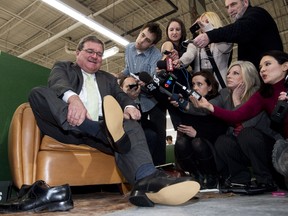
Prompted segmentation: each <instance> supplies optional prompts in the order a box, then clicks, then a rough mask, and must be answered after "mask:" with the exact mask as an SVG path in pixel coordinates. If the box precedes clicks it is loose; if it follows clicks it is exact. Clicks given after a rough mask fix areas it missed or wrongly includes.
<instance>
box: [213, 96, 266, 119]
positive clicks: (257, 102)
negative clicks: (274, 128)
mask: <svg viewBox="0 0 288 216" xmlns="http://www.w3.org/2000/svg"><path fill="white" fill-rule="evenodd" d="M213 107H214V112H213V113H212V114H213V115H214V116H216V117H218V118H220V119H222V120H224V121H226V122H228V123H231V124H237V123H241V122H243V121H247V120H249V119H251V118H253V117H254V116H256V115H257V114H259V113H260V112H261V111H263V110H264V108H263V103H261V95H260V94H259V92H256V93H255V94H253V95H252V96H251V98H250V99H249V100H248V101H247V102H246V103H244V104H243V105H242V106H240V107H239V108H238V109H235V110H226V109H223V108H221V107H219V106H216V105H213Z"/></svg>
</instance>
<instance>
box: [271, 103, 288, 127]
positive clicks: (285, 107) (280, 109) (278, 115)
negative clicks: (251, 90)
mask: <svg viewBox="0 0 288 216" xmlns="http://www.w3.org/2000/svg"><path fill="white" fill-rule="evenodd" d="M287 111H288V101H287V100H282V101H278V103H277V104H276V107H275V108H274V110H273V112H272V114H271V119H272V121H274V122H277V123H281V122H283V120H284V118H285V116H286V114H287Z"/></svg>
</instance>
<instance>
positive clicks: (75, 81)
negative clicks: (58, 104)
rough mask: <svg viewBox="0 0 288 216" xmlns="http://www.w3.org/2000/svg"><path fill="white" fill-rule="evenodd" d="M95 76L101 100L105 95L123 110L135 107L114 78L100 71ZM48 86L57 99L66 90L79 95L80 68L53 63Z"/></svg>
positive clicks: (70, 64) (71, 63) (64, 62)
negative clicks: (128, 106)
mask: <svg viewBox="0 0 288 216" xmlns="http://www.w3.org/2000/svg"><path fill="white" fill-rule="evenodd" d="M95 75H96V80H97V84H98V87H99V92H100V95H101V98H102V100H103V97H104V96H105V95H112V96H113V97H114V98H115V99H116V100H117V101H118V103H119V104H120V106H121V107H122V108H123V109H124V107H125V106H127V105H134V106H136V104H135V103H134V101H133V100H131V99H130V98H129V97H128V96H127V94H126V93H124V92H123V91H122V90H121V88H120V86H119V84H118V83H117V79H116V77H114V76H113V75H112V74H109V73H107V72H105V71H102V70H99V71H97V72H96V73H95ZM48 86H49V88H51V89H52V90H54V91H55V92H56V95H57V96H58V97H59V98H62V96H63V94H64V93H65V92H66V91H68V90H72V91H73V92H75V93H77V94H79V93H80V91H81V89H82V86H83V75H82V72H81V68H80V67H79V66H78V65H77V64H76V63H73V62H70V61H62V62H57V63H55V65H54V66H53V68H52V70H51V73H50V76H49V78H48Z"/></svg>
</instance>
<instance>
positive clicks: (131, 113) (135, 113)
mask: <svg viewBox="0 0 288 216" xmlns="http://www.w3.org/2000/svg"><path fill="white" fill-rule="evenodd" d="M124 118H125V119H133V120H140V118H141V112H140V111H139V110H138V109H137V108H136V107H133V106H131V107H130V106H129V107H126V108H125V109H124Z"/></svg>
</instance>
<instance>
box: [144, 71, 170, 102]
mask: <svg viewBox="0 0 288 216" xmlns="http://www.w3.org/2000/svg"><path fill="white" fill-rule="evenodd" d="M139 79H140V80H141V81H142V82H144V83H145V84H146V85H145V87H146V89H147V90H148V91H149V92H151V93H153V92H154V91H156V90H157V89H159V90H160V91H161V92H162V91H163V92H162V93H164V94H166V95H168V96H169V97H171V96H172V94H171V93H170V92H169V91H167V90H166V89H164V88H163V87H161V86H160V85H159V82H160V81H159V79H158V80H157V78H155V81H154V79H153V78H152V77H151V76H150V75H149V74H148V73H147V72H145V71H144V72H141V73H140V74H139Z"/></svg>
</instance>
